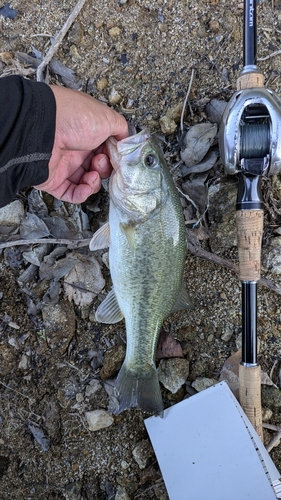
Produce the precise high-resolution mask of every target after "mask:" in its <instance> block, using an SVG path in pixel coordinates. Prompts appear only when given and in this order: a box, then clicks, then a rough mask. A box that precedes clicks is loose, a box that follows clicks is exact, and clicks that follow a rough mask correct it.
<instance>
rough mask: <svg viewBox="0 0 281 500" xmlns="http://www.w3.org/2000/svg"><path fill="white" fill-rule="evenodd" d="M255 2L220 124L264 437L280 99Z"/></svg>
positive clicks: (247, 7)
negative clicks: (263, 273) (266, 228)
mask: <svg viewBox="0 0 281 500" xmlns="http://www.w3.org/2000/svg"><path fill="white" fill-rule="evenodd" d="M256 19H257V16H256V0H244V31H243V69H242V71H241V73H240V76H239V78H238V80H237V92H235V94H234V95H233V96H232V98H231V100H230V102H229V103H228V105H227V106H226V109H225V112H224V114H223V117H222V122H221V126H220V134H219V143H220V155H221V159H222V162H223V164H224V168H225V171H226V173H228V174H231V175H234V174H238V192H237V200H236V224H237V243H238V257H239V278H240V281H241V288H242V359H241V363H240V367H239V400H240V404H241V406H242V408H243V409H244V411H245V413H246V415H247V416H248V418H249V420H250V421H251V422H252V424H253V426H254V428H255V429H256V431H257V433H258V435H259V436H260V438H261V439H262V437H263V432H262V407H261V368H260V366H259V364H258V360H257V284H258V281H259V279H260V263H261V245H262V234H263V213H264V211H263V208H264V207H263V199H262V192H261V180H262V177H263V176H267V175H269V174H275V173H278V172H280V171H281V134H279V124H280V123H281V101H280V100H279V98H278V96H277V95H276V94H275V93H274V92H273V91H271V90H269V89H267V88H266V87H264V77H263V74H262V73H261V72H260V70H259V68H258V66H257V65H256V54H257V42H256V41H257V20H256Z"/></svg>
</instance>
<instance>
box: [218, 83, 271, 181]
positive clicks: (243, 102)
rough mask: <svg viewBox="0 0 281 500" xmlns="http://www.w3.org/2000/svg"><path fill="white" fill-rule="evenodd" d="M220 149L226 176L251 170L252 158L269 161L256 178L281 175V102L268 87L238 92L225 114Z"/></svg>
mask: <svg viewBox="0 0 281 500" xmlns="http://www.w3.org/2000/svg"><path fill="white" fill-rule="evenodd" d="M219 146H220V155H221V159H222V162H223V164H224V167H225V171H226V173H228V174H230V175H234V174H237V173H238V172H241V171H242V172H243V171H245V170H247V168H246V167H245V162H243V161H241V160H243V159H244V160H247V159H248V158H261V159H263V158H266V161H263V162H262V166H261V169H260V171H259V172H253V173H255V174H256V175H262V174H270V175H272V174H277V173H279V172H281V100H280V99H279V97H278V96H277V95H276V94H275V93H274V92H273V91H271V90H269V89H267V88H266V87H260V88H246V89H242V90H238V92H235V94H234V95H233V96H232V98H231V100H230V101H229V103H228V105H227V106H226V109H225V111H224V114H223V117H222V122H221V126H220V131H219Z"/></svg>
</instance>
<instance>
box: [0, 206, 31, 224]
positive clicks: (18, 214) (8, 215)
mask: <svg viewBox="0 0 281 500" xmlns="http://www.w3.org/2000/svg"><path fill="white" fill-rule="evenodd" d="M24 215H25V212H24V206H23V204H22V203H21V201H19V200H15V201H12V203H9V205H6V206H5V207H2V208H0V226H18V225H19V224H20V222H21V220H22V219H23V218H24Z"/></svg>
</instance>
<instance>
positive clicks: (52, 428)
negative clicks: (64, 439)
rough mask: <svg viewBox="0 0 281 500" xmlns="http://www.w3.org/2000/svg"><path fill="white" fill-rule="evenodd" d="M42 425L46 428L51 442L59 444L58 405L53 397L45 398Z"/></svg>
mask: <svg viewBox="0 0 281 500" xmlns="http://www.w3.org/2000/svg"><path fill="white" fill-rule="evenodd" d="M44 427H45V429H46V430H47V433H48V436H49V438H50V439H51V442H52V444H59V443H60V441H61V430H60V427H61V419H60V405H59V404H58V402H57V400H56V399H55V398H51V399H48V398H46V408H45V412H44Z"/></svg>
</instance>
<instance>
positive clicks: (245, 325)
mask: <svg viewBox="0 0 281 500" xmlns="http://www.w3.org/2000/svg"><path fill="white" fill-rule="evenodd" d="M242 365H248V366H249V365H251V366H256V365H257V283H256V282H254V281H242Z"/></svg>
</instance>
